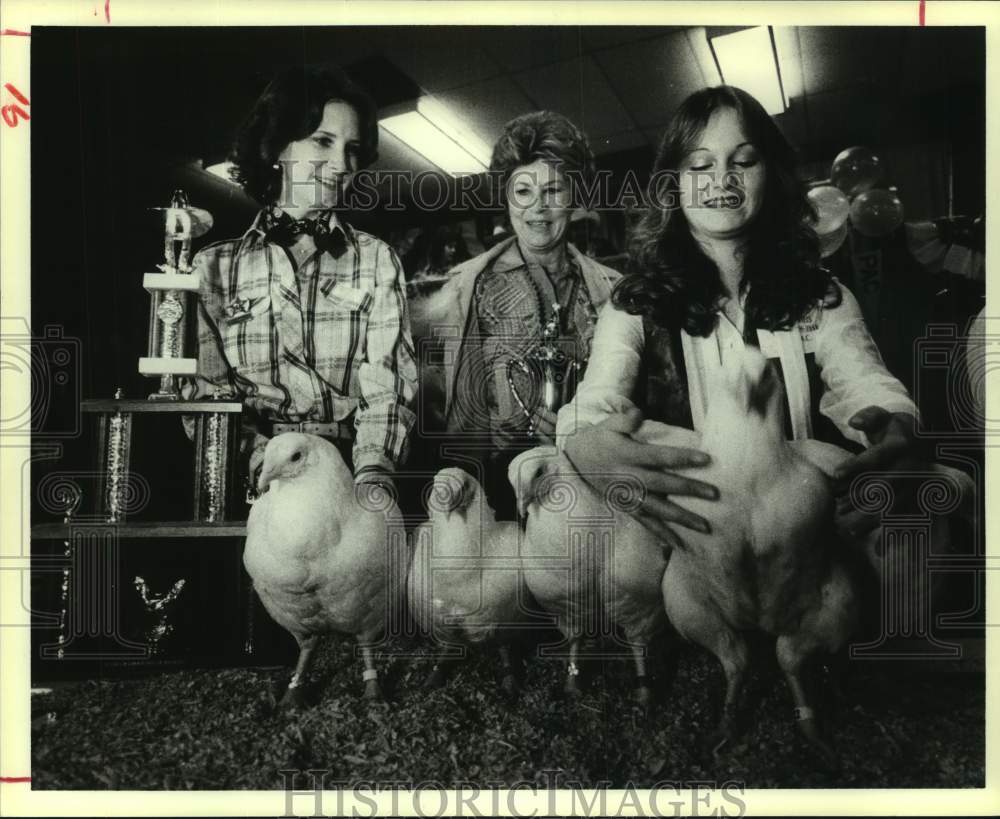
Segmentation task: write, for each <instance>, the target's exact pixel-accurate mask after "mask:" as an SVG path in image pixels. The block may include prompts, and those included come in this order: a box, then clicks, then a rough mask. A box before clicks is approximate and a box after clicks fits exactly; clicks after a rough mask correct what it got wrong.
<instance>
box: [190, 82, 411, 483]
mask: <svg viewBox="0 0 1000 819" xmlns="http://www.w3.org/2000/svg"><path fill="white" fill-rule="evenodd" d="M377 150H378V122H377V120H376V116H375V104H374V102H373V101H372V100H371V98H370V97H369V96H368V95H367V94H366V93H365V92H364V91H363V90H361V88H359V87H358V86H357V85H356V84H355V83H354V82H352V81H351V80H350V79H349V78H348V77H347V76H346V75H345V74H343V72H341V71H340V70H339V69H334V68H312V67H296V68H292V69H289V70H286V71H284V72H282V73H281V74H279V75H278V76H277V77H276V78H275V79H274V80H273V81H272V82H271V83H270V85H268V86H267V88H266V89H265V90H264V92H263V94H262V95H261V97H260V98H259V99H258V101H257V103H256V105H255V106H254V109H253V111H252V112H251V113H250V115H249V117H248V118H247V120H246V122H245V123H244V124H243V127H242V128H241V130H240V132H239V135H238V137H237V140H236V145H235V148H234V151H233V156H232V159H233V162H234V165H235V168H234V171H233V178H234V180H235V181H237V182H239V183H240V184H241V185H242V186H243V188H244V190H246V192H247V193H248V194H250V195H251V196H252V197H254V198H255V199H256V200H257V201H258V202H260V204H261V205H262V210H261V211H260V213H259V214H258V215H257V217H256V219H254V222H253V224H252V225H251V226H250V228H249V230H247V232H246V233H245V234H243V236H241V237H240V238H238V239H230V240H227V241H222V242H216V243H214V244H211V245H209V246H207V247H205V248H204V249H202V250H201V251H200V252H199V253H198V255H197V256H196V257H195V260H194V269H195V270H196V271H197V272H198V273H199V274H200V275H201V306H200V311H199V356H198V377H197V378H196V379H194V381H193V383H192V384H191V385H189V388H188V390H187V394H188V395H189V396H190V397H203V396H207V395H211V394H213V392H216V391H220V390H221V391H222V392H225V393H231V394H234V395H236V396H238V397H239V398H240V399H242V401H243V402H244V405H245V412H244V416H243V427H244V430H245V431H247V432H248V435H247V438H246V439H245V441H244V450H243V451H244V455H245V456H246V458H247V459H248V460H247V461H246V462H245V466H246V468H247V470H248V472H249V474H250V475H251V476H253V475H254V473H255V472H256V471H257V470H258V469H259V467H260V465H261V462H262V459H263V450H264V446H265V445H266V444H267V441H268V440H269V439H270V438H271V437H272V436H273V435H276V434H279V433H281V432H288V431H302V432H309V433H313V434H317V435H322V436H323V437H326V438H327V439H329V440H331V441H333V442H334V443H335V444H336V445H337V447H338V448H339V449H340V451H341V453H342V455H343V456H344V458H345V461H346V462H347V463H348V465H349V466H350V465H351V464H352V462H353V470H354V474H355V480H356V481H358V482H371V483H385V484H391V482H392V478H391V475H392V473H393V472H394V471H395V469H396V468H397V467H398V466H399V465H400V464H401V462H402V460H403V459H404V457H405V447H406V443H407V437H408V435H409V431H410V428H411V426H412V424H413V420H414V414H413V412H412V410H411V409H410V408H409V407H408V404H409V403H410V401H411V399H412V397H413V395H414V392H415V386H416V364H415V360H414V353H413V343H412V341H411V338H410V330H409V320H408V316H407V309H406V296H405V290H404V279H403V273H402V267H401V265H400V263H399V260H398V259H397V258H396V255H395V253H393V251H392V249H391V248H390V247H389V246H388V245H387V244H385V243H384V242H382V241H380V240H379V239H377V238H375V237H374V236H370V235H369V234H367V233H362V232H361V231H358V230H355V229H354V228H352V227H351V226H350V225H349V224H348V223H347V222H346V221H344V220H343V219H342V217H341V216H340V214H339V213H338V211H339V210H341V209H342V208H343V204H344V194H345V191H346V190H347V188H348V186H349V185H350V184H351V180H352V178H353V176H354V174H355V173H356V172H357V171H358V170H359V169H361V168H363V167H364V166H365V165H368V164H369V163H371V162H373V161H374V160H375V158H376V157H377Z"/></svg>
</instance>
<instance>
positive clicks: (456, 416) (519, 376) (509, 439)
mask: <svg viewBox="0 0 1000 819" xmlns="http://www.w3.org/2000/svg"><path fill="white" fill-rule="evenodd" d="M490 171H491V173H492V174H493V176H494V180H495V181H496V182H499V184H500V186H501V189H502V191H503V194H504V204H505V207H506V217H507V221H508V223H509V228H510V230H511V231H512V233H513V235H511V236H509V237H508V238H506V239H504V240H503V241H501V242H499V243H498V244H496V245H495V246H493V247H492V248H490V249H489V250H488V251H486V252H485V253H483V254H480V255H479V256H477V257H475V258H473V259H470V260H469V261H467V262H465V263H464V264H461V265H459V266H458V267H457V268H455V270H454V271H453V273H452V278H451V279H450V281H449V282H448V283H447V284H446V285H445V287H444V288H443V289H442V292H441V294H440V296H439V297H437V298H436V299H435V301H436V302H437V304H438V306H439V307H438V310H437V314H438V316H439V318H438V319H437V321H436V323H437V324H438V325H439V326H440V327H441V331H440V334H441V335H444V336H445V342H444V344H445V351H444V352H445V356H444V380H445V412H444V416H445V424H446V427H447V433H448V437H449V438H455V439H458V440H460V441H461V443H462V444H463V445H464V446H463V449H464V456H463V457H465V460H464V461H456V463H457V465H459V466H462V465H465V466H466V467H467V468H469V459H471V460H472V461H473V462H474V463H478V464H479V465H480V466H481V467H482V468H483V469H485V472H486V474H485V479H484V476H482V475H480V476H477V477H479V478H480V480H481V482H484V484H485V486H486V491H487V495H488V496H489V498H490V500H491V502H492V504H493V506H494V508H495V509H496V511H497V515H498V518H499V519H501V520H504V519H513V518H514V517H515V516H516V513H515V505H514V496H513V492H512V490H511V487H510V485H509V483H508V482H507V479H506V473H507V465H508V464H509V462H510V461H511V459H512V458H513V457H514V456H515V455H516V454H517V453H518V452H520V451H522V450H524V449H527V448H530V447H532V446H535V445H536V444H537V443H538V441H539V440H550V439H551V436H552V435H553V434H554V431H555V413H554V411H552V409H550V408H548V407H546V406H545V405H544V403H543V401H542V391H543V389H542V388H543V384H542V383H540V379H539V377H538V373H535V374H534V375H532V374H531V368H530V367H528V366H527V361H528V360H529V359H531V358H532V356H533V355H534V354H535V353H537V352H538V351H539V350H540V347H541V346H545V348H546V349H548V350H550V351H553V352H555V351H556V350H558V353H557V357H558V358H559V361H560V362H561V364H560V366H561V368H562V370H563V371H564V372H567V371H569V370H571V369H572V368H573V365H572V364H571V363H570V362H575V363H576V365H578V367H579V368H580V370H581V371H582V368H583V366H584V365H585V364H586V361H587V358H588V356H589V354H590V343H591V339H592V337H593V332H594V325H595V324H596V320H597V311H598V309H599V308H600V307H601V305H603V304H604V303H605V301H606V300H607V299H608V297H609V295H610V292H611V284H612V282H613V281H614V279H615V278H617V276H618V274H617V273H616V272H615V271H613V270H611V269H610V268H606V267H604V266H603V265H600V264H598V263H597V262H595V261H593V260H592V259H589V258H587V257H586V256H584V255H583V254H581V253H580V252H578V251H577V249H576V248H575V247H573V245H571V244H570V243H569V241H568V240H569V230H568V228H569V224H570V217H571V215H572V213H573V211H574V209H575V208H576V207H577V206H578V205H579V204H580V194H581V186H582V185H585V184H587V182H589V180H590V179H591V178H592V177H593V174H594V157H593V154H592V153H591V150H590V146H589V144H588V142H587V138H586V137H585V136H584V135H583V133H581V131H580V130H579V129H578V128H577V127H576V126H575V125H574V124H573V123H572V122H570V121H569V120H568V119H566V118H565V117H564V116H562V115H560V114H556V113H552V112H550V111H536V112H533V113H530V114H525V115H523V116H520V117H517V118H516V119H514V120H511V121H510V122H508V123H507V124H506V125H505V126H504V130H503V134H501V136H500V138H499V139H498V140H497V142H496V145H494V148H493V157H492V161H491V163H490ZM448 328H450V332H448ZM519 362H520V363H521V364H524V365H525V366H524V367H522V366H520V365H519ZM511 384H513V386H511ZM570 389H571V388H570ZM565 397H567V398H568V397H569V393H568V392H567V393H566V395H565ZM477 447H478V449H477Z"/></svg>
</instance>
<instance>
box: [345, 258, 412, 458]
mask: <svg viewBox="0 0 1000 819" xmlns="http://www.w3.org/2000/svg"><path fill="white" fill-rule="evenodd" d="M373 252H374V253H375V254H376V257H375V293H374V302H373V303H372V308H371V314H370V316H369V319H368V329H367V335H366V338H365V350H364V358H363V360H362V362H361V366H360V367H359V369H358V381H359V385H360V388H361V397H360V400H359V401H358V408H357V411H356V413H355V418H354V425H355V429H356V431H357V437H356V439H355V442H354V469H355V477H361V476H362V475H364V474H365V473H368V472H371V471H376V470H378V471H382V470H384V471H390V472H391V471H394V470H395V469H396V467H398V466H400V465H401V464H402V463H403V461H404V460H405V455H406V445H407V441H408V438H409V434H410V430H411V429H412V428H413V423H414V420H415V418H416V416H415V414H414V412H413V410H412V409H411V407H410V405H411V404H412V401H413V398H414V395H415V393H416V383H417V365H416V356H415V355H414V350H413V339H412V337H411V335H410V321H409V313H408V309H407V303H406V291H405V289H404V287H405V282H404V277H403V268H402V265H401V264H400V262H399V259H398V258H397V257H396V254H395V253H394V252H393V251H392V249H391V248H390V247H389V246H388V245H386V244H384V243H383V242H375V243H374V248H373Z"/></svg>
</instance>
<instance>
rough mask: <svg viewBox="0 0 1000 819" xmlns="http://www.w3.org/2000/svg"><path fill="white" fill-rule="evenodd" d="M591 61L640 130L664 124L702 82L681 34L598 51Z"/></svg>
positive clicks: (689, 47)
mask: <svg viewBox="0 0 1000 819" xmlns="http://www.w3.org/2000/svg"><path fill="white" fill-rule="evenodd" d="M594 58H595V59H596V60H597V62H598V63H599V64H600V66H601V67H602V68H603V69H604V73H605V74H606V75H607V78H608V81H609V82H610V84H611V87H612V88H613V89H614V91H615V92H616V94H617V96H618V98H619V99H620V100H621V101H622V103H623V104H624V106H625V108H626V110H627V111H628V112H629V114H630V115H631V116H632V119H633V120H634V121H635V122H636V124H637V125H639V127H640V128H653V127H656V126H659V125H662V124H663V123H665V122H667V121H668V120H669V119H670V117H671V115H672V114H673V112H674V110H675V109H676V108H677V106H678V105H679V104H680V103H681V102H682V101H683V100H684V98H685V97H687V95H688V94H690V93H691V92H693V91H697V90H698V89H699V88H703V87H704V85H705V78H704V76H703V74H702V71H701V68H700V67H699V65H698V61H697V60H696V58H695V56H694V52H693V51H692V49H691V44H690V42H689V41H688V38H687V36H686V34H685V33H684V32H683V31H679V32H675V33H672V34H667V35H665V36H663V37H658V38H656V39H655V40H645V41H643V42H638V43H632V44H629V45H625V46H619V47H617V48H613V49H609V50H607V51H601V52H599V53H597V54H595V55H594Z"/></svg>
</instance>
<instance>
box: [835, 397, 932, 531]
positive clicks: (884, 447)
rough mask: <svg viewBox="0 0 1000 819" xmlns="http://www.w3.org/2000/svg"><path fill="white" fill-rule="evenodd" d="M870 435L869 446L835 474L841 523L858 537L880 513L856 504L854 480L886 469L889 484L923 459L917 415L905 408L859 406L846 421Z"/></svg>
mask: <svg viewBox="0 0 1000 819" xmlns="http://www.w3.org/2000/svg"><path fill="white" fill-rule="evenodd" d="M847 423H848V424H850V426H851V428H852V429H856V430H859V431H861V432H863V433H865V435H866V436H867V438H868V441H869V443H870V446H869V447H868V449H866V450H865V451H864V452H861V453H859V454H858V455H856V456H855V457H854V458H852V459H851V460H849V461H847V462H846V463H845V464H844V465H843V466H842V467H841V468H840V469H839V470H838V471H837V472H836V473H835V474H834V487H835V491H836V494H837V496H838V526H839V528H840V529H841V530H842V531H843V532H845V533H846V534H848V535H849V536H850V537H852V538H857V537H859V536H862V535H864V534H866V533H867V532H869V531H871V530H872V529H874V528H875V527H876V526H878V525H879V524H880V523H881V519H880V518H879V516H877V515H872V514H867V513H864V512H861V511H859V510H857V509H854V508H853V504H852V503H851V501H850V498H849V497H848V490H849V488H850V485H851V482H852V481H853V480H854V479H855V478H856V477H857V476H858V475H861V474H863V473H865V472H878V473H884V475H885V479H886V480H888V481H889V483H890V484H892V482H893V478H894V477H899V476H900V475H902V474H905V473H906V472H907V471H908V470H912V469H914V468H915V467H917V466H918V465H919V463H920V456H919V453H918V451H917V446H916V435H915V432H914V427H915V426H916V419H915V418H914V417H913V416H912V415H910V414H909V413H905V412H889V411H888V410H886V409H884V408H882V407H878V406H871V407H865V408H864V409H862V410H859V411H858V412H856V413H855V414H854V415H852V416H851V418H850V420H849V421H848V422H847Z"/></svg>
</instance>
